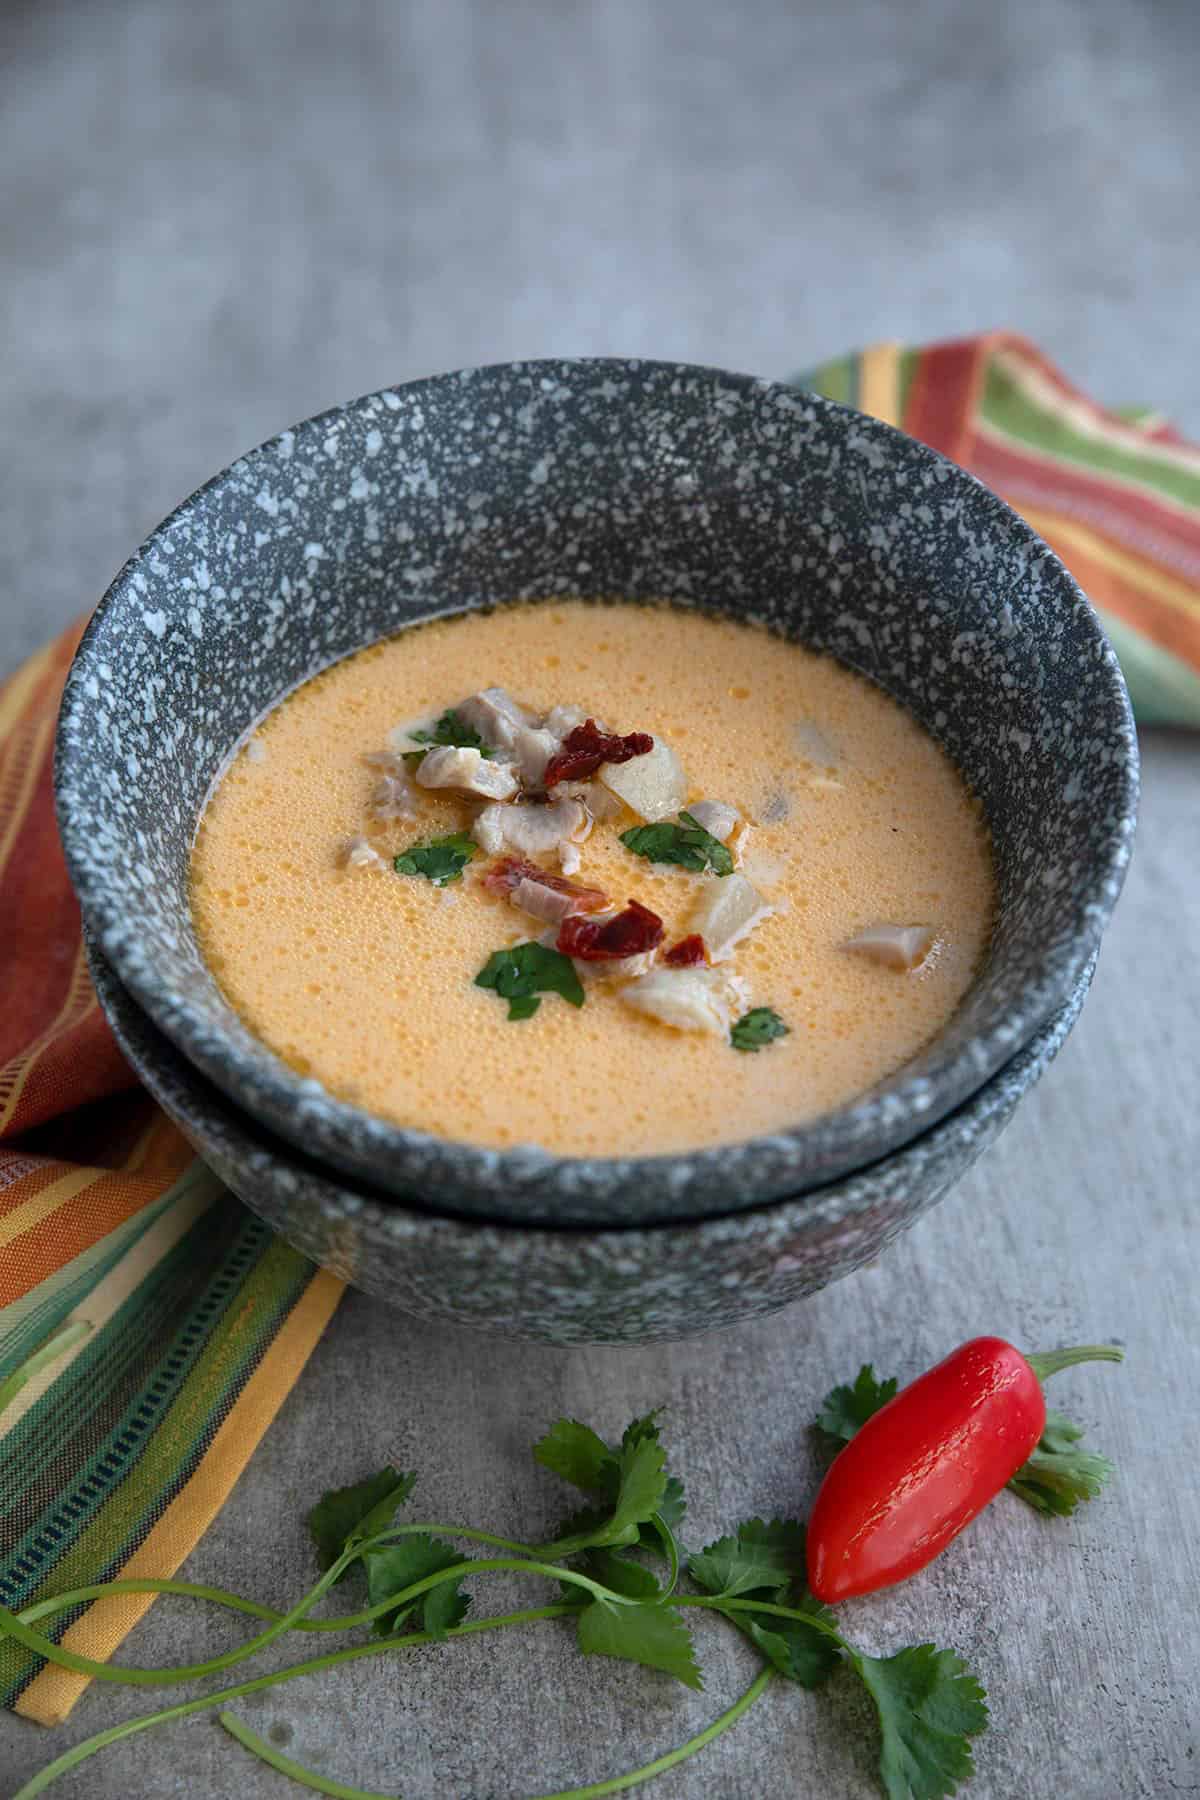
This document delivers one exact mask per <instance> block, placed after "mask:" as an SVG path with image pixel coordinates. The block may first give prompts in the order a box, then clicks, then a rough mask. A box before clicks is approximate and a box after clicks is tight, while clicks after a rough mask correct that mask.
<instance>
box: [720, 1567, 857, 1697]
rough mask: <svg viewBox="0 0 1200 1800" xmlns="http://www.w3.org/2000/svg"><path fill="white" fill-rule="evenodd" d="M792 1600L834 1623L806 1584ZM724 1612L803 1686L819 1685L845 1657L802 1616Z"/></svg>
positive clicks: (771, 1660) (803, 1609)
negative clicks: (783, 1616) (785, 1617)
mask: <svg viewBox="0 0 1200 1800" xmlns="http://www.w3.org/2000/svg"><path fill="white" fill-rule="evenodd" d="M793 1604H794V1605H795V1607H796V1609H797V1611H799V1612H806V1613H812V1614H813V1615H814V1617H816V1618H819V1619H821V1618H823V1619H824V1620H825V1622H826V1623H827V1624H829V1625H832V1623H833V1615H832V1613H831V1612H829V1610H828V1608H826V1607H824V1606H822V1605H821V1603H820V1601H819V1600H814V1599H813V1597H812V1595H811V1594H810V1593H809V1592H808V1590H807V1588H805V1589H803V1590H802V1592H801V1593H799V1594H797V1595H796V1596H795V1597H794V1601H793ZM719 1610H723V1609H719ZM724 1616H725V1617H726V1618H727V1619H729V1620H730V1621H731V1622H732V1623H733V1624H734V1625H736V1626H737V1628H738V1630H739V1631H744V1632H745V1634H746V1636H747V1637H748V1638H749V1639H750V1642H751V1643H752V1644H753V1645H754V1646H755V1647H756V1648H757V1649H758V1650H759V1652H760V1653H761V1654H762V1655H763V1656H765V1657H766V1659H767V1661H768V1662H769V1663H770V1664H771V1665H772V1667H773V1668H775V1669H778V1671H779V1673H780V1674H781V1675H783V1676H786V1678H787V1680H788V1681H794V1682H796V1683H797V1685H798V1686H800V1687H806V1688H815V1687H820V1685H821V1683H822V1682H823V1681H828V1680H829V1677H830V1676H831V1675H832V1674H833V1672H834V1670H835V1669H836V1668H837V1666H838V1664H839V1662H841V1660H842V1654H841V1651H840V1650H839V1649H838V1646H837V1644H836V1642H835V1641H834V1639H833V1638H830V1637H826V1636H825V1633H824V1632H823V1631H816V1630H814V1628H813V1627H812V1626H811V1625H806V1624H805V1623H804V1621H803V1620H802V1619H780V1618H777V1617H776V1616H775V1614H774V1613H763V1614H762V1615H761V1616H757V1617H756V1615H755V1614H754V1613H745V1612H726V1613H725V1615H724Z"/></svg>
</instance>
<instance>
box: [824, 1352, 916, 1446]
mask: <svg viewBox="0 0 1200 1800" xmlns="http://www.w3.org/2000/svg"><path fill="white" fill-rule="evenodd" d="M899 1385H900V1384H899V1382H898V1381H897V1380H896V1378H895V1376H894V1375H893V1376H892V1377H891V1378H890V1379H889V1380H887V1381H881V1380H880V1379H879V1376H878V1375H876V1373H875V1370H874V1369H873V1368H872V1366H871V1364H870V1363H864V1364H863V1366H862V1368H861V1369H860V1370H859V1371H858V1374H857V1376H856V1377H855V1379H854V1382H853V1384H852V1385H843V1386H842V1387H835V1388H831V1389H830V1391H829V1392H828V1393H827V1394H826V1396H825V1398H824V1400H822V1402H821V1410H820V1412H819V1413H818V1414H817V1430H818V1431H823V1432H824V1434H825V1436H826V1437H828V1438H832V1439H833V1440H834V1441H835V1442H836V1443H838V1444H848V1443H849V1442H850V1439H851V1438H852V1437H853V1436H854V1435H855V1433H856V1432H858V1431H861V1429H862V1427H863V1426H864V1425H865V1424H866V1422H867V1420H868V1419H869V1418H870V1417H871V1416H872V1414H874V1413H877V1412H878V1411H879V1409H880V1407H881V1406H886V1405H887V1403H888V1401H889V1400H891V1399H892V1398H893V1397H894V1395H895V1393H896V1390H897V1388H898V1387H899Z"/></svg>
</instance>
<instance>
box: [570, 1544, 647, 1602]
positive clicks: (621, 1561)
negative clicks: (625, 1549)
mask: <svg viewBox="0 0 1200 1800" xmlns="http://www.w3.org/2000/svg"><path fill="white" fill-rule="evenodd" d="M579 1566H580V1568H581V1569H582V1570H583V1572H584V1574H585V1575H590V1576H591V1578H592V1580H593V1581H598V1582H600V1583H601V1585H602V1586H604V1587H607V1588H611V1589H612V1591H613V1593H614V1594H624V1595H625V1596H626V1597H627V1598H628V1599H630V1600H658V1599H660V1598H661V1597H662V1588H661V1586H660V1584H659V1581H658V1578H657V1576H656V1575H655V1574H654V1572H653V1570H651V1569H648V1568H647V1567H646V1565H645V1564H644V1563H640V1562H634V1560H633V1558H632V1557H631V1556H623V1555H622V1554H621V1553H620V1551H617V1550H605V1549H596V1550H589V1551H587V1553H586V1554H585V1555H584V1556H583V1557H582V1559H581V1561H580V1564H579ZM576 1592H578V1590H576Z"/></svg>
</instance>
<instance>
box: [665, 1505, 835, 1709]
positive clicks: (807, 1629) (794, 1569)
mask: <svg viewBox="0 0 1200 1800" xmlns="http://www.w3.org/2000/svg"><path fill="white" fill-rule="evenodd" d="M688 1572H689V1573H690V1575H691V1577H692V1579H693V1581H695V1583H696V1584H697V1586H698V1587H702V1588H703V1589H704V1590H705V1592H706V1593H709V1594H712V1595H714V1596H715V1597H716V1598H717V1599H719V1600H720V1599H725V1600H735V1599H736V1600H745V1599H755V1600H764V1601H770V1602H772V1603H774V1604H776V1605H782V1604H788V1605H791V1606H794V1607H795V1608H796V1609H797V1610H798V1611H800V1612H805V1613H808V1614H809V1615H810V1616H811V1617H814V1618H818V1619H823V1620H824V1621H825V1623H826V1624H827V1625H830V1626H832V1625H833V1614H832V1613H831V1612H830V1611H829V1610H828V1608H826V1607H824V1606H822V1605H821V1603H820V1602H819V1601H818V1600H814V1599H813V1597H812V1595H811V1594H810V1593H809V1591H808V1588H807V1586H806V1585H805V1583H804V1579H803V1572H804V1527H803V1525H799V1524H797V1523H796V1521H795V1520H794V1519H772V1520H771V1522H770V1524H769V1525H767V1524H764V1523H763V1521H762V1520H761V1519H748V1520H747V1521H746V1523H745V1524H744V1525H739V1527H738V1529H737V1533H736V1535H735V1536H733V1537H723V1538H718V1539H717V1540H716V1542H715V1543H712V1544H709V1545H708V1546H707V1548H706V1549H704V1550H701V1551H699V1552H698V1553H697V1554H696V1555H694V1556H692V1557H689V1559H688ZM719 1610H720V1611H722V1612H723V1613H724V1616H725V1617H726V1618H727V1619H728V1620H729V1621H730V1623H731V1624H733V1625H736V1626H737V1628H738V1630H739V1631H742V1632H744V1633H745V1635H746V1636H747V1637H748V1638H749V1639H750V1641H751V1643H752V1644H754V1645H756V1646H757V1648H758V1650H759V1651H760V1652H761V1653H762V1655H763V1656H765V1657H766V1659H767V1661H768V1662H769V1663H771V1664H772V1665H773V1666H774V1667H775V1668H776V1669H778V1671H779V1673H780V1674H781V1675H786V1676H787V1678H788V1680H789V1681H796V1682H799V1683H800V1685H801V1686H802V1687H817V1686H818V1685H819V1684H820V1683H821V1682H822V1681H824V1680H826V1679H827V1677H828V1676H830V1675H831V1674H832V1673H833V1671H834V1669H835V1668H836V1667H837V1665H838V1662H839V1660H840V1656H841V1652H840V1650H839V1648H838V1644H837V1641H836V1640H835V1639H833V1638H830V1637H827V1636H826V1635H825V1633H824V1632H822V1631H819V1630H816V1629H815V1628H814V1627H813V1626H811V1625H806V1624H805V1623H804V1621H803V1620H802V1619H781V1618H780V1617H779V1616H778V1615H777V1614H774V1613H761V1614H755V1613H753V1612H744V1611H742V1610H741V1609H740V1608H738V1609H736V1610H734V1609H730V1610H726V1609H725V1608H724V1607H722V1608H720V1609H719Z"/></svg>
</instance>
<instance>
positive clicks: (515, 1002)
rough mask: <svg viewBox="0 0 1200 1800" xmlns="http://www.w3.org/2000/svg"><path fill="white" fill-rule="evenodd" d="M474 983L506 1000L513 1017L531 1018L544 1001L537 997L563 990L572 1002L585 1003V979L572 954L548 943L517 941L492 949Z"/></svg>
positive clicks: (576, 1003) (573, 1004)
mask: <svg viewBox="0 0 1200 1800" xmlns="http://www.w3.org/2000/svg"><path fill="white" fill-rule="evenodd" d="M475 986H476V987H481V988H491V989H492V990H493V991H494V992H495V993H497V994H499V995H500V998H501V999H502V1000H507V1001H508V1003H509V1005H508V1016H509V1018H510V1019H530V1018H532V1017H533V1015H534V1013H535V1012H536V1011H537V1009H538V1007H539V1006H540V1005H541V1001H540V1000H539V999H538V998H537V997H536V996H537V995H538V994H539V993H542V994H561V995H562V997H563V999H564V1000H566V1001H567V1002H568V1003H569V1004H570V1005H571V1006H582V1005H583V983H582V982H581V981H580V979H579V976H578V975H577V974H576V973H575V965H574V963H573V962H572V961H571V959H570V957H569V956H564V955H563V954H562V952H561V951H559V950H551V949H548V948H547V946H546V945H545V944H537V943H528V944H514V945H513V947H512V949H511V950H493V952H492V954H491V955H490V956H489V957H488V959H487V961H486V962H485V963H484V965H483V967H482V969H480V971H479V973H478V975H477V976H476V977H475Z"/></svg>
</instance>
